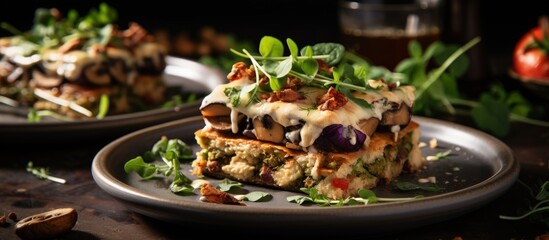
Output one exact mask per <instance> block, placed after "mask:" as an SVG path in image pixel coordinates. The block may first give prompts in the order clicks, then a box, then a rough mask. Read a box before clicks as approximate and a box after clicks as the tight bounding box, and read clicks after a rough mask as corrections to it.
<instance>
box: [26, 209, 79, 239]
mask: <svg viewBox="0 0 549 240" xmlns="http://www.w3.org/2000/svg"><path fill="white" fill-rule="evenodd" d="M77 218H78V215H77V213H76V210H74V209H73V208H59V209H55V210H51V211H48V212H44V213H40V214H36V215H32V216H29V217H26V218H23V219H21V220H19V222H17V224H16V225H15V233H16V234H17V236H19V237H20V238H22V239H26V240H30V239H53V238H56V237H58V236H60V235H62V234H64V233H66V232H68V231H70V230H71V229H72V228H73V227H74V225H75V224H76V221H77Z"/></svg>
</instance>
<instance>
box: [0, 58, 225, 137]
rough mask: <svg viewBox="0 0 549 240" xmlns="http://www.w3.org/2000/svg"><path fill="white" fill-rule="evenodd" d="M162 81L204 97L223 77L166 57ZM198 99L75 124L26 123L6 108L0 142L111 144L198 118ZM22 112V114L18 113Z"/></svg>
mask: <svg viewBox="0 0 549 240" xmlns="http://www.w3.org/2000/svg"><path fill="white" fill-rule="evenodd" d="M166 61H167V64H168V65H167V67H166V70H165V71H164V79H165V81H166V83H167V84H168V86H169V87H171V88H177V87H181V89H182V91H185V92H194V93H199V94H207V93H209V92H211V90H212V89H213V88H214V87H215V86H217V85H218V84H220V83H223V82H225V81H226V76H225V74H224V73H221V71H219V70H217V69H213V68H210V67H207V66H205V65H203V64H200V63H198V62H195V61H191V60H187V59H182V58H176V57H167V58H166ZM199 105H200V99H199V100H198V101H195V102H193V103H185V104H182V105H179V106H177V107H174V108H164V109H154V110H148V111H142V112H135V113H128V114H121V115H115V116H108V117H105V118H104V119H101V120H96V119H91V120H76V121H71V122H62V121H43V122H39V123H27V118H26V113H25V111H26V110H23V109H9V108H7V107H6V106H0V107H2V111H0V132H1V133H2V137H1V138H0V142H2V143H3V142H9V143H16V142H25V143H28V142H34V140H33V139H36V140H40V139H41V140H44V139H48V140H49V141H50V142H56V143H59V142H60V141H63V142H66V141H74V140H75V139H77V140H93V139H94V138H96V139H108V138H111V139H110V140H112V139H114V138H117V137H120V136H122V135H124V134H127V133H130V132H132V131H135V130H137V129H140V128H144V127H148V126H153V125H156V124H159V123H163V122H168V121H172V120H176V119H181V118H183V117H188V116H193V115H198V114H200V112H199V110H198V108H199ZM21 111H23V113H21Z"/></svg>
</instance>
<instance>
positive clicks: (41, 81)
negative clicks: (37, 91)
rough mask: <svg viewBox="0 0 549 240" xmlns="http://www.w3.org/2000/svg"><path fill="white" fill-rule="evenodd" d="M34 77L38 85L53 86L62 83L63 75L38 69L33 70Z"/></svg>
mask: <svg viewBox="0 0 549 240" xmlns="http://www.w3.org/2000/svg"><path fill="white" fill-rule="evenodd" d="M32 79H33V80H34V82H35V83H36V85H37V86H38V87H43V88H52V87H57V86H59V85H61V83H62V82H63V77H61V76H58V75H46V74H44V73H42V72H41V71H40V70H38V69H34V70H32Z"/></svg>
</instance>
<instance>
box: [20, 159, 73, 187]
mask: <svg viewBox="0 0 549 240" xmlns="http://www.w3.org/2000/svg"><path fill="white" fill-rule="evenodd" d="M27 172H30V173H32V174H33V175H34V176H36V177H38V178H40V179H46V180H50V181H52V182H56V183H61V184H65V183H66V182H67V180H65V179H62V178H58V177H54V176H50V175H49V174H48V170H47V169H46V168H44V167H35V166H34V164H33V162H32V161H30V162H28V163H27Z"/></svg>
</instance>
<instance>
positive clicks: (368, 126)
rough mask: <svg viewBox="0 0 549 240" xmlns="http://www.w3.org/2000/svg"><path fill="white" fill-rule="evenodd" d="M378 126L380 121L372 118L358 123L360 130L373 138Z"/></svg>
mask: <svg viewBox="0 0 549 240" xmlns="http://www.w3.org/2000/svg"><path fill="white" fill-rule="evenodd" d="M378 124H379V119H377V118H375V117H371V118H369V119H362V120H360V121H359V122H358V126H359V127H360V130H361V131H362V132H363V133H364V134H366V135H368V136H372V134H373V133H374V132H375V131H376V128H377V125H378Z"/></svg>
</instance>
